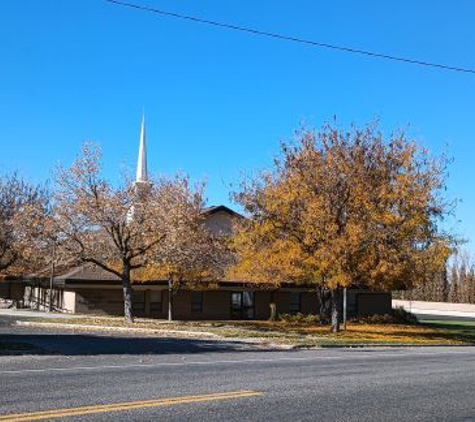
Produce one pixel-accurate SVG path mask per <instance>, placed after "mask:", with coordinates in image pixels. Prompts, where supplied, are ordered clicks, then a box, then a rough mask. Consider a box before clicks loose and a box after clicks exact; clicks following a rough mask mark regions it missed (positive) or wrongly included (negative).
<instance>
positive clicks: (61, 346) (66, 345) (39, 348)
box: [0, 334, 267, 355]
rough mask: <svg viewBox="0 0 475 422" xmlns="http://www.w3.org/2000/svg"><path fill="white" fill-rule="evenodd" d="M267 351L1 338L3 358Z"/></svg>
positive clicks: (201, 344)
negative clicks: (4, 356) (15, 356)
mask: <svg viewBox="0 0 475 422" xmlns="http://www.w3.org/2000/svg"><path fill="white" fill-rule="evenodd" d="M250 349H252V350H256V351H266V349H267V348H266V347H259V348H257V347H255V346H252V345H249V344H244V343H241V342H237V341H215V340H205V339H183V338H181V339H177V338H153V337H132V336H130V337H125V336H124V337H119V336H103V335H94V334H0V355H19V354H29V355H31V354H41V355H144V354H145V355H146V354H150V355H161V354H172V353H181V354H187V353H189V354H198V353H210V352H214V353H216V352H232V351H243V350H250Z"/></svg>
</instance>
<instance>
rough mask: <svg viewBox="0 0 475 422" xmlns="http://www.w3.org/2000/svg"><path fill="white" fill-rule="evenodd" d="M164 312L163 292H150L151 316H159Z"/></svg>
mask: <svg viewBox="0 0 475 422" xmlns="http://www.w3.org/2000/svg"><path fill="white" fill-rule="evenodd" d="M161 312H162V292H161V290H151V291H150V314H151V315H158V314H161Z"/></svg>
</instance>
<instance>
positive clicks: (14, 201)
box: [0, 173, 49, 275]
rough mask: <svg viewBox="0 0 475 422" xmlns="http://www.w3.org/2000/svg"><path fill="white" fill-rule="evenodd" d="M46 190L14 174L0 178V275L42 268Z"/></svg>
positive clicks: (46, 209)
mask: <svg viewBox="0 0 475 422" xmlns="http://www.w3.org/2000/svg"><path fill="white" fill-rule="evenodd" d="M48 205H49V196H48V190H47V189H46V188H45V187H43V186H34V185H32V184H30V183H28V182H26V181H25V180H23V179H22V178H21V177H20V176H19V175H18V174H17V173H13V174H12V175H10V176H5V177H3V178H0V273H4V274H6V273H8V274H16V275H19V274H22V273H25V272H27V271H34V270H35V269H37V268H38V267H39V266H41V265H43V264H44V263H43V256H44V254H43V253H42V251H43V250H44V247H45V222H46V217H47V215H48V210H49V206H48Z"/></svg>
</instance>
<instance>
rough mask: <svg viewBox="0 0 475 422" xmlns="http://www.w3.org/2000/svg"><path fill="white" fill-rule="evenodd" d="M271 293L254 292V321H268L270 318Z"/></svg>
mask: <svg viewBox="0 0 475 422" xmlns="http://www.w3.org/2000/svg"><path fill="white" fill-rule="evenodd" d="M271 295H272V293H271V292H255V294H254V301H255V308H254V309H255V316H256V319H268V318H269V317H270V302H271Z"/></svg>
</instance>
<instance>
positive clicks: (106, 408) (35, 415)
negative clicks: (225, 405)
mask: <svg viewBox="0 0 475 422" xmlns="http://www.w3.org/2000/svg"><path fill="white" fill-rule="evenodd" d="M260 395H262V393H260V392H257V391H232V392H226V393H214V394H205V395H201V396H184V397H174V398H161V399H151V400H142V401H134V402H124V403H113V404H102V405H93V406H80V407H71V408H66V409H52V410H45V411H41V412H30V413H16V414H10V415H2V416H0V421H2V422H20V421H39V420H44V419H55V418H65V417H68V416H78V415H90V414H94V413H107V412H119V411H125V410H133V409H145V408H149V407H163V406H172V405H176V404H187V403H199V402H206V401H218V400H230V399H237V398H244V397H253V396H260Z"/></svg>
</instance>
